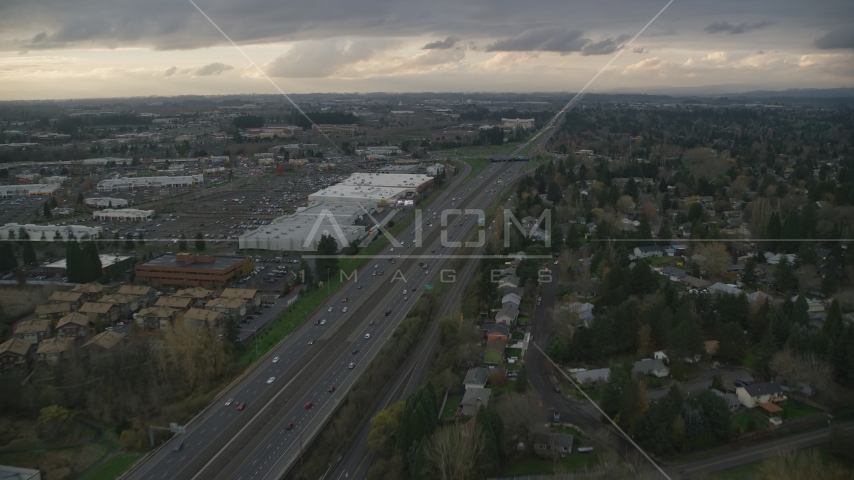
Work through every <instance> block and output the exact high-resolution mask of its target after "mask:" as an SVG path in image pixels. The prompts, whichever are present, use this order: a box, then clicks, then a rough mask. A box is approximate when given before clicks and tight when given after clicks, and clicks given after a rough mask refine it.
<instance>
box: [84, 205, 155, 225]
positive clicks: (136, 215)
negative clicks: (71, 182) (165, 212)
mask: <svg viewBox="0 0 854 480" xmlns="http://www.w3.org/2000/svg"><path fill="white" fill-rule="evenodd" d="M92 217H94V218H95V220H110V221H119V222H141V221H143V220H151V219H152V218H154V210H137V209H135V208H123V209H121V210H113V209H111V208H106V209H104V210H99V211H97V212H95V213H93V214H92Z"/></svg>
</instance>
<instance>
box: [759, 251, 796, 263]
mask: <svg viewBox="0 0 854 480" xmlns="http://www.w3.org/2000/svg"><path fill="white" fill-rule="evenodd" d="M783 257H785V258H786V260H788V261H789V265H794V263H795V260H797V258H798V257H797V255H795V254H794V253H790V254H784V253H771V252H765V263H766V264H768V265H777V264H778V263H780V260H782V259H783Z"/></svg>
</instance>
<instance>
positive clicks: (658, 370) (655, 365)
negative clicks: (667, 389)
mask: <svg viewBox="0 0 854 480" xmlns="http://www.w3.org/2000/svg"><path fill="white" fill-rule="evenodd" d="M636 373H642V374H644V375H653V376H656V377H659V378H661V377H666V376H668V375H670V369H669V368H667V365H665V364H664V362H662V361H661V360H656V359H653V358H644V359H643V360H638V361H637V362H635V363H634V364H633V365H632V375H634V374H636Z"/></svg>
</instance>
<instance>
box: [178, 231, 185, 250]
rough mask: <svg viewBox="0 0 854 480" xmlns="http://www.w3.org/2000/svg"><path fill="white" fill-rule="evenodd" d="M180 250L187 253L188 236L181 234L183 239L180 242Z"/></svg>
mask: <svg viewBox="0 0 854 480" xmlns="http://www.w3.org/2000/svg"><path fill="white" fill-rule="evenodd" d="M178 249H179V250H181V251H182V252H186V251H187V236H186V235H184V234H183V233H181V239H180V240H178Z"/></svg>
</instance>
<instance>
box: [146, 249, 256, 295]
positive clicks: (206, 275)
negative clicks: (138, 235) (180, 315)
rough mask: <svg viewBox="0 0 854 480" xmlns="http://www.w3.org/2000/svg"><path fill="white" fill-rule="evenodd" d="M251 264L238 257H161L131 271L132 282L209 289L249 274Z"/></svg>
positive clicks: (185, 254)
mask: <svg viewBox="0 0 854 480" xmlns="http://www.w3.org/2000/svg"><path fill="white" fill-rule="evenodd" d="M254 266H255V262H254V261H253V260H252V259H251V258H250V257H246V256H242V255H193V254H188V253H179V254H177V255H173V254H169V253H164V254H161V255H158V256H156V257H153V258H151V259H149V260H147V261H145V262H142V263H138V264H137V265H136V267H135V269H136V278H137V280H139V281H141V282H145V283H148V284H149V285H151V286H155V287H156V286H161V285H167V286H168V285H174V286H185V287H192V286H196V287H204V288H212V287H215V286H223V285H225V284H226V283H228V282H229V281H230V280H231V279H232V278H234V277H242V276H244V275H247V274H248V273H250V272H251V271H252V269H253V268H254Z"/></svg>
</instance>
